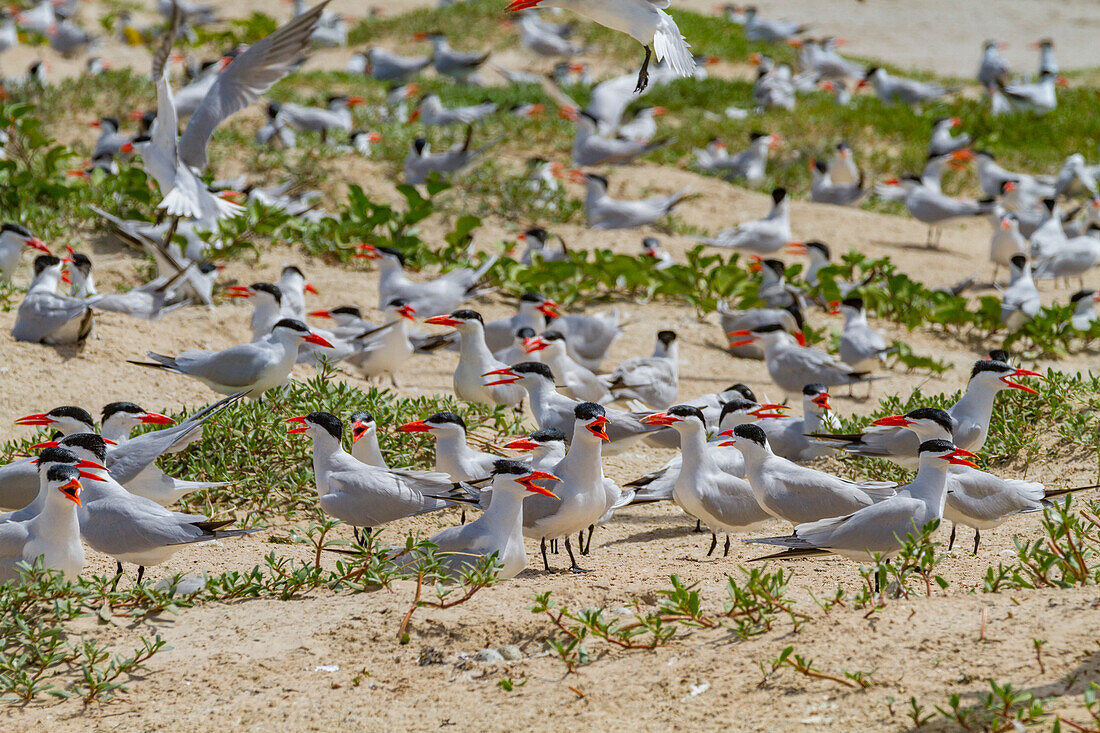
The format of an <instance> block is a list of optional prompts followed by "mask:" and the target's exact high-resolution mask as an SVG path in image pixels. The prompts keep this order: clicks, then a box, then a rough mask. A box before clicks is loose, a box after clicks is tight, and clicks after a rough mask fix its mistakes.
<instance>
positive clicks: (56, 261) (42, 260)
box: [34, 255, 61, 275]
mask: <svg viewBox="0 0 1100 733" xmlns="http://www.w3.org/2000/svg"><path fill="white" fill-rule="evenodd" d="M60 264H61V258H60V257H54V256H53V255H38V256H37V257H35V258H34V274H35V275H41V274H42V271H43V270H46V269H48V268H50V267H55V266H57V265H60Z"/></svg>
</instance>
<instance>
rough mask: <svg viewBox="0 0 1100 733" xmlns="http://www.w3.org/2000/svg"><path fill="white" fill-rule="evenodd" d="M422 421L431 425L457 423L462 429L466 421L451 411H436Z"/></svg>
mask: <svg viewBox="0 0 1100 733" xmlns="http://www.w3.org/2000/svg"><path fill="white" fill-rule="evenodd" d="M424 422H426V423H429V424H431V425H457V426H458V427H460V428H462V429H463V430H465V429H466V421H465V420H463V419H462V418H461V417H460V416H459V415H456V414H455V413H453V412H437V413H435V414H434V415H432V416H431V417H429V418H427V419H426V420H424Z"/></svg>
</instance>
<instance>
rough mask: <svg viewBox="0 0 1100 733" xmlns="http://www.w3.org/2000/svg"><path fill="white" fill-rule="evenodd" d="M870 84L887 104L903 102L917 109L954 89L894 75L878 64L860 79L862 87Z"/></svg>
mask: <svg viewBox="0 0 1100 733" xmlns="http://www.w3.org/2000/svg"><path fill="white" fill-rule="evenodd" d="M868 84H870V85H871V86H872V87H874V90H875V95H876V96H877V97H878V98H879V99H881V100H882V101H883V102H886V103H887V104H893V103H895V102H901V103H902V104H907V105H909V106H910V107H912V108H913V109H917V110H919V109H920V106H921V105H922V104H924V103H925V102H931V101H933V100H936V99H939V98H940V97H943V96H945V95H947V94H950V93H951V92H952V91H954V90H951V89H947V88H946V87H944V86H942V85H940V84H934V83H931V82H925V81H917V80H916V79H906V78H905V77H901V76H892V75H891V74H889V73H887V71H886V69H883V68H881V67H878V66H872V67H871V68H869V69H867V72H866V73H865V74H864V76H863V78H862V79H860V81H859V86H860V87H865V86H867V85H868Z"/></svg>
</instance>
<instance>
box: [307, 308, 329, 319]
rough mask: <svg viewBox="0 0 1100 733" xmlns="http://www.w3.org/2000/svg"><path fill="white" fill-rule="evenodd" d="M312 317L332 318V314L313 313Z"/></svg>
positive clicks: (311, 313)
mask: <svg viewBox="0 0 1100 733" xmlns="http://www.w3.org/2000/svg"><path fill="white" fill-rule="evenodd" d="M310 315H311V316H313V317H314V318H332V314H331V313H329V312H328V311H324V310H321V311H311V312H310Z"/></svg>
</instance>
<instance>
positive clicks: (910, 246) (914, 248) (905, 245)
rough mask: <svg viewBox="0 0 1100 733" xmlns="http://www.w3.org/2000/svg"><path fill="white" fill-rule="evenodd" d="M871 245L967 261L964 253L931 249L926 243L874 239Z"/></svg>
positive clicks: (942, 248)
mask: <svg viewBox="0 0 1100 733" xmlns="http://www.w3.org/2000/svg"><path fill="white" fill-rule="evenodd" d="M869 244H874V245H878V246H879V247H886V248H887V249H900V250H905V251H907V252H924V253H934V254H937V255H944V256H947V257H954V258H955V259H958V260H966V259H967V256H966V254H965V253H963V252H956V251H955V250H952V249H947V248H945V247H940V246H935V247H931V246H929V245H928V244H926V243H925V242H892V241H887V240H885V239H873V240H871V241H870V242H869Z"/></svg>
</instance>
